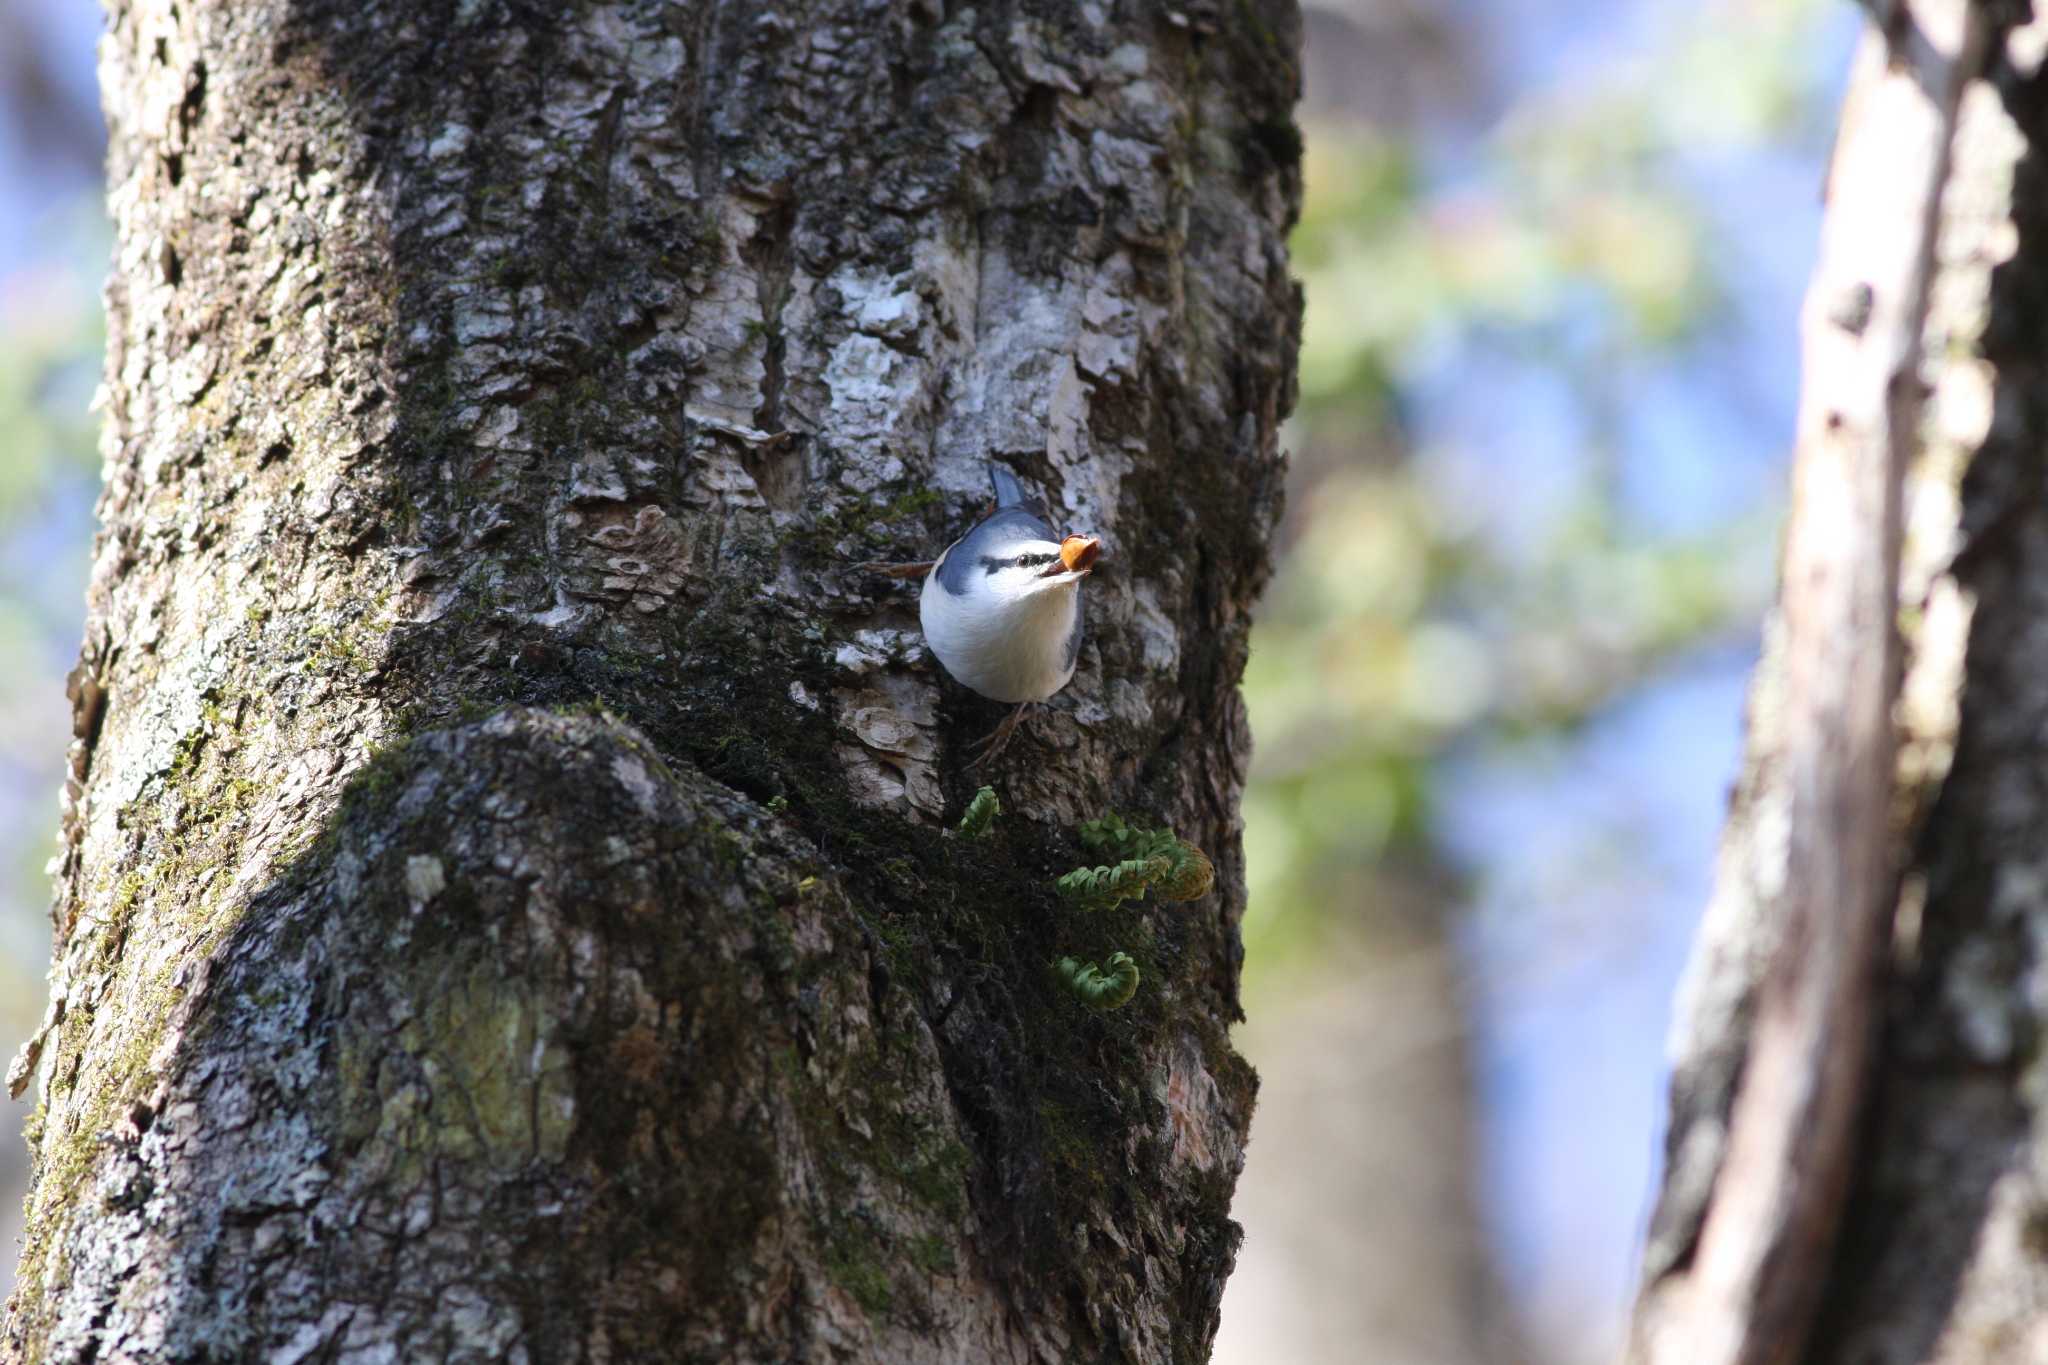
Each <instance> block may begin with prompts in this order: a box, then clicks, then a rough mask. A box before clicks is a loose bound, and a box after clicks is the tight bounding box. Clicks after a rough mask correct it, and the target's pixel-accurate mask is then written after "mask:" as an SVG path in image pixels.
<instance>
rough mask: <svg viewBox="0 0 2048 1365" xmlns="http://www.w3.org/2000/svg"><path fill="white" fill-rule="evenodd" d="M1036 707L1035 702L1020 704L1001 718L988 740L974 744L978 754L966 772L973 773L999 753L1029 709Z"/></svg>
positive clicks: (969, 763)
mask: <svg viewBox="0 0 2048 1365" xmlns="http://www.w3.org/2000/svg"><path fill="white" fill-rule="evenodd" d="M1036 705H1037V703H1036V702H1029V701H1027V702H1023V703H1020V704H1019V705H1018V707H1017V709H1016V710H1014V711H1012V712H1011V713H1010V714H1009V715H1007V716H1004V717H1003V723H1002V724H1001V725H998V726H997V727H996V728H995V730H994V732H993V733H991V734H990V735H989V736H988V738H986V739H983V740H980V741H978V742H976V744H975V745H974V747H975V748H976V749H978V750H980V752H979V753H977V754H975V756H974V757H973V758H972V759H971V760H969V761H968V764H967V771H969V772H973V771H974V770H975V769H976V768H979V767H980V766H981V765H982V764H984V763H986V762H988V761H989V760H990V759H992V758H994V757H995V756H996V755H997V754H999V753H1001V752H1002V751H1003V746H1004V745H1006V744H1008V743H1009V742H1010V736H1011V735H1014V734H1015V733H1017V727H1018V726H1019V725H1021V724H1023V723H1024V717H1025V716H1026V715H1028V714H1030V711H1031V708H1032V707H1033V706H1036Z"/></svg>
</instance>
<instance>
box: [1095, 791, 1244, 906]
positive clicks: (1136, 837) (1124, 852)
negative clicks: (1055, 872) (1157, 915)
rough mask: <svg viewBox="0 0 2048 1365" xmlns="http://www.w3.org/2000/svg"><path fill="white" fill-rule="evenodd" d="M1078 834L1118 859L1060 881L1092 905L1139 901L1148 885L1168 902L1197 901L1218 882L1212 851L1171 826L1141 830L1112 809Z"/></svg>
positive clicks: (1105, 854)
mask: <svg viewBox="0 0 2048 1365" xmlns="http://www.w3.org/2000/svg"><path fill="white" fill-rule="evenodd" d="M1078 832H1079V834H1080V837H1081V847H1083V848H1085V849H1087V850H1088V851H1089V852H1090V853H1092V854H1094V855H1095V856H1096V857H1098V858H1109V859H1114V860H1115V861H1114V862H1112V863H1108V864H1105V865H1104V866H1101V867H1083V868H1076V869H1075V870H1074V871H1072V872H1069V873H1067V874H1066V876H1064V877H1061V878H1060V879H1059V882H1058V885H1059V889H1060V894H1061V895H1063V896H1066V897H1068V898H1069V899H1073V900H1078V901H1080V902H1081V903H1082V904H1084V905H1087V906H1089V907H1090V908H1094V909H1108V908H1109V907H1111V906H1114V905H1116V904H1117V903H1118V902H1119V901H1124V900H1136V899H1138V898H1140V897H1142V896H1143V895H1144V894H1145V891H1146V889H1147V888H1148V887H1149V888H1150V889H1151V890H1152V891H1153V893H1154V894H1156V895H1157V896H1158V897H1159V899H1160V900H1162V901H1191V900H1195V899H1197V898H1199V897H1201V896H1204V895H1207V894H1208V892H1209V888H1210V887H1211V886H1213V885H1215V882H1216V868H1215V866H1214V865H1213V864H1212V863H1210V861H1209V857H1208V855H1207V854H1205V853H1203V852H1202V850H1201V849H1199V848H1196V847H1195V846H1194V845H1193V844H1190V843H1188V842H1186V841H1185V840H1183V839H1181V838H1180V837H1179V836H1177V835H1176V834H1174V832H1173V831H1172V830H1170V829H1141V828H1139V827H1138V826H1135V825H1131V824H1128V823H1126V822H1125V821H1124V819H1123V817H1122V816H1120V815H1117V814H1115V813H1113V812H1112V813H1111V814H1108V815H1105V816H1103V817H1102V818H1101V819H1099V820H1089V821H1087V822H1086V823H1084V824H1083V825H1082V826H1081V828H1080V830H1079V831H1078Z"/></svg>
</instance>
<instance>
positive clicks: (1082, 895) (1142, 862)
mask: <svg viewBox="0 0 2048 1365" xmlns="http://www.w3.org/2000/svg"><path fill="white" fill-rule="evenodd" d="M1170 871H1172V865H1171V864H1170V863H1168V862H1167V860H1166V859H1164V858H1130V859H1126V860H1125V861H1123V862H1120V863H1116V864H1114V865H1111V866H1106V867H1077V868H1075V869H1074V870H1073V871H1072V872H1069V873H1067V874H1066V875H1065V876H1063V877H1061V878H1060V879H1059V880H1058V881H1057V882H1055V883H1054V885H1055V886H1057V887H1058V888H1059V892H1060V894H1061V895H1062V896H1065V897H1066V898H1067V899H1068V900H1072V901H1079V902H1080V903H1081V904H1082V905H1084V906H1087V907H1088V908H1089V909H1091V910H1107V909H1109V908H1110V907H1112V906H1114V905H1116V904H1117V903H1118V902H1119V901H1126V900H1136V899H1138V898H1139V897H1141V896H1143V895H1144V894H1145V888H1146V887H1148V886H1150V885H1152V884H1153V883H1154V882H1156V881H1158V880H1159V879H1160V878H1162V877H1164V876H1166V875H1167V874H1168V873H1169V872H1170Z"/></svg>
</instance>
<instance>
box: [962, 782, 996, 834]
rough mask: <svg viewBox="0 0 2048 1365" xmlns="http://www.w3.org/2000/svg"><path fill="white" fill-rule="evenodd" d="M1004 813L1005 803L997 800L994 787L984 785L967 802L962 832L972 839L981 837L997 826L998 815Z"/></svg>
mask: <svg viewBox="0 0 2048 1365" xmlns="http://www.w3.org/2000/svg"><path fill="white" fill-rule="evenodd" d="M1002 813H1003V803H1002V802H1000V801H998V800H996V789H995V788H994V787H983V788H982V789H981V790H980V791H978V792H976V793H975V794H974V799H973V800H972V801H969V802H968V803H967V813H966V814H965V815H962V816H961V817H960V832H961V833H962V834H964V835H966V836H967V837H968V838H970V839H979V838H980V837H981V836H982V835H984V834H987V833H988V832H989V830H991V829H993V828H994V827H995V823H996V817H997V816H998V815H1001V814H1002Z"/></svg>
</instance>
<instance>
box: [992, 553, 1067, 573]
mask: <svg viewBox="0 0 2048 1365" xmlns="http://www.w3.org/2000/svg"><path fill="white" fill-rule="evenodd" d="M1058 558H1059V556H1058V555H1043V554H1022V555H1017V556H1015V557H1014V558H1001V557H998V556H996V555H983V556H981V559H980V561H979V562H980V564H981V571H982V572H983V573H989V574H992V573H997V572H1000V571H1001V570H1003V569H1035V568H1037V567H1039V566H1040V565H1043V564H1050V563H1052V562H1053V561H1054V560H1055V559H1058Z"/></svg>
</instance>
